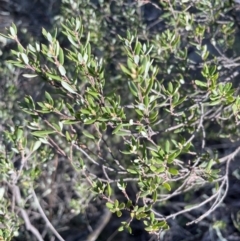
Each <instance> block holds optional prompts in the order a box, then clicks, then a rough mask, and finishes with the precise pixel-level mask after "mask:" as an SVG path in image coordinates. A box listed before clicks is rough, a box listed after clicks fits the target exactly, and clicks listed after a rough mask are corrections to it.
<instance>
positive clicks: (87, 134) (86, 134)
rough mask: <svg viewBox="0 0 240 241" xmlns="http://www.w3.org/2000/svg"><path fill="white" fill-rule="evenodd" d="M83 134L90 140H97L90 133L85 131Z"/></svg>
mask: <svg viewBox="0 0 240 241" xmlns="http://www.w3.org/2000/svg"><path fill="white" fill-rule="evenodd" d="M82 133H83V135H84V136H86V137H88V138H90V139H93V140H95V137H94V135H92V134H90V133H89V132H88V131H83V132H82Z"/></svg>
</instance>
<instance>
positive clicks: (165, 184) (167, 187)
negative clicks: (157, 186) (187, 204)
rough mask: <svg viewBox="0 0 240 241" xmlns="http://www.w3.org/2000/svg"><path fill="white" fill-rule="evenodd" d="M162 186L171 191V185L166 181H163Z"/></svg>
mask: <svg viewBox="0 0 240 241" xmlns="http://www.w3.org/2000/svg"><path fill="white" fill-rule="evenodd" d="M163 186H164V187H165V188H166V189H167V190H168V191H171V186H170V185H169V184H168V183H167V182H165V183H163Z"/></svg>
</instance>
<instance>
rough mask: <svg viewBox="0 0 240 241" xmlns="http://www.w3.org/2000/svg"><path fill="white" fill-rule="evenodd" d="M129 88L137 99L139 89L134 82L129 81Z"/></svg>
mask: <svg viewBox="0 0 240 241" xmlns="http://www.w3.org/2000/svg"><path fill="white" fill-rule="evenodd" d="M128 87H129V89H130V91H131V93H132V94H133V95H134V96H135V97H138V89H137V87H136V85H135V84H134V83H133V81H128Z"/></svg>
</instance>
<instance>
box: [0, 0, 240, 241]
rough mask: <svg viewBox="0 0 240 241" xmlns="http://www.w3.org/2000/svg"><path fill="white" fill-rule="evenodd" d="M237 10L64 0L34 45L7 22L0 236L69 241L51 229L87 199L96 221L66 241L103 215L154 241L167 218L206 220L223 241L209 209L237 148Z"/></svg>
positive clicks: (98, 227) (219, 199)
mask: <svg viewBox="0 0 240 241" xmlns="http://www.w3.org/2000/svg"><path fill="white" fill-rule="evenodd" d="M237 8H238V4H237V3H235V2H231V1H220V0H219V1H218V0H217V1H210V0H201V1H191V0H186V1H178V0H173V1H158V2H154V1H152V2H150V1H141V0H139V1H128V3H126V1H123V0H122V1H120V0H118V1H104V0H99V1H89V0H87V1H86V0H82V1H81V0H78V1H77V0H62V3H61V12H60V13H58V14H57V15H56V16H54V17H53V18H52V22H53V24H54V28H49V29H48V30H47V29H45V28H42V37H39V38H38V39H33V38H32V37H29V36H28V38H27V39H24V35H23V34H24V31H26V29H25V28H22V27H21V25H20V26H16V25H15V24H11V26H10V27H9V29H8V32H7V33H3V34H1V35H2V36H3V37H4V38H6V39H8V41H9V43H11V44H12V43H14V44H15V45H14V46H15V47H14V46H13V45H12V46H11V55H10V57H9V56H5V53H4V57H5V58H8V61H6V62H4V63H1V66H0V68H1V69H2V71H1V82H0V84H1V86H3V88H2V89H1V90H0V91H2V93H1V99H0V106H1V110H0V118H1V126H0V131H1V132H2V136H1V139H0V140H1V143H0V166H1V167H0V168H1V174H0V182H1V184H2V185H1V187H0V207H1V213H0V215H1V216H0V219H1V221H2V224H1V226H0V236H1V237H2V239H3V240H12V239H16V240H27V238H29V240H51V237H53V236H55V237H57V238H58V240H67V237H68V235H69V234H66V233H64V232H63V231H61V227H63V226H66V225H69V223H70V222H71V220H72V218H73V217H74V216H76V215H77V214H79V213H80V218H82V219H83V217H84V215H86V213H88V212H90V211H89V206H90V204H91V203H92V200H95V204H96V203H97V204H96V206H97V205H99V206H100V210H102V212H101V214H100V216H102V217H103V219H100V221H101V223H100V224H99V223H96V224H95V225H94V227H93V228H92V229H91V230H88V232H86V231H85V232H84V231H83V230H80V231H79V232H78V233H77V234H76V235H75V236H74V237H72V239H70V238H69V240H88V241H90V240H97V238H98V236H99V235H100V232H101V231H102V229H103V228H104V227H105V226H106V225H108V222H109V219H110V218H111V214H112V213H113V214H115V215H116V217H115V216H114V217H115V218H114V220H115V219H116V220H119V222H118V223H117V230H118V231H125V233H130V234H133V235H134V228H135V226H136V225H135V226H134V222H135V220H139V221H140V223H141V226H139V227H141V228H139V229H141V230H142V232H143V230H145V231H146V235H149V236H151V237H152V240H153V239H154V238H155V239H156V240H159V239H160V238H161V240H163V239H164V237H165V234H166V233H167V232H168V231H167V230H168V229H170V232H171V228H172V227H171V226H172V225H173V221H172V220H173V219H175V218H177V220H178V222H179V224H178V225H186V224H187V225H192V224H194V225H195V224H198V225H201V224H203V226H204V223H205V222H206V221H204V220H205V219H206V218H207V219H208V221H209V220H213V221H209V222H213V223H214V224H213V227H214V229H215V230H216V234H215V235H217V236H218V237H219V240H220V237H222V233H221V230H223V227H224V225H227V221H226V220H220V221H219V220H218V222H214V217H215V216H214V213H216V210H217V209H218V208H221V206H222V204H223V203H224V200H225V198H226V196H227V194H228V192H229V190H230V182H231V180H230V179H231V177H232V176H233V171H232V169H233V166H234V162H233V161H234V159H237V158H238V157H237V156H238V153H239V151H240V148H239V121H240V95H239V87H238V82H237V81H236V79H237V78H238V76H239V71H240V70H239V58H238V56H239V49H240V48H239V40H238V39H239V31H238V30H239V19H238V17H237V16H238V15H237V14H239V12H238V9H237ZM19 80H20V81H19ZM19 82H21V83H20V84H19ZM236 162H237V161H236ZM234 176H235V177H236V179H238V178H239V170H238V169H237V170H234ZM91 205H92V208H96V207H95V206H94V204H91ZM94 212H95V211H94V210H92V213H94ZM93 216H94V215H93ZM238 216H240V215H234V214H233V215H232V217H231V218H232V222H233V224H234V227H235V229H236V230H238V231H239V230H240V227H239V219H240V218H239V217H238ZM179 217H180V218H179ZM79 222H80V221H78V225H79ZM81 222H82V221H81ZM138 225H140V224H139V223H138ZM195 227H196V226H195ZM28 231H30V232H28ZM80 233H81V234H80ZM195 234H196V235H198V234H197V233H195ZM113 235H117V234H113ZM226 235H230V234H226ZM107 239H108V237H106V236H103V237H102V240H107ZM111 239H112V238H111ZM111 239H110V238H109V239H108V240H111ZM114 239H115V238H114ZM99 240H100V239H99ZM125 240H126V239H125ZM175 240H176V239H175ZM179 240H187V239H179ZM189 240H190V239H189ZM202 240H203V239H202ZM222 240H224V239H222ZM229 240H230V239H229Z"/></svg>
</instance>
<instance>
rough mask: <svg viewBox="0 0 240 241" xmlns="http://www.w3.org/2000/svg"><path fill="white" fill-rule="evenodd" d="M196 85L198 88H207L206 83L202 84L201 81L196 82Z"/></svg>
mask: <svg viewBox="0 0 240 241" xmlns="http://www.w3.org/2000/svg"><path fill="white" fill-rule="evenodd" d="M195 84H196V85H197V86H201V87H207V83H204V82H202V81H200V80H195Z"/></svg>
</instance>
